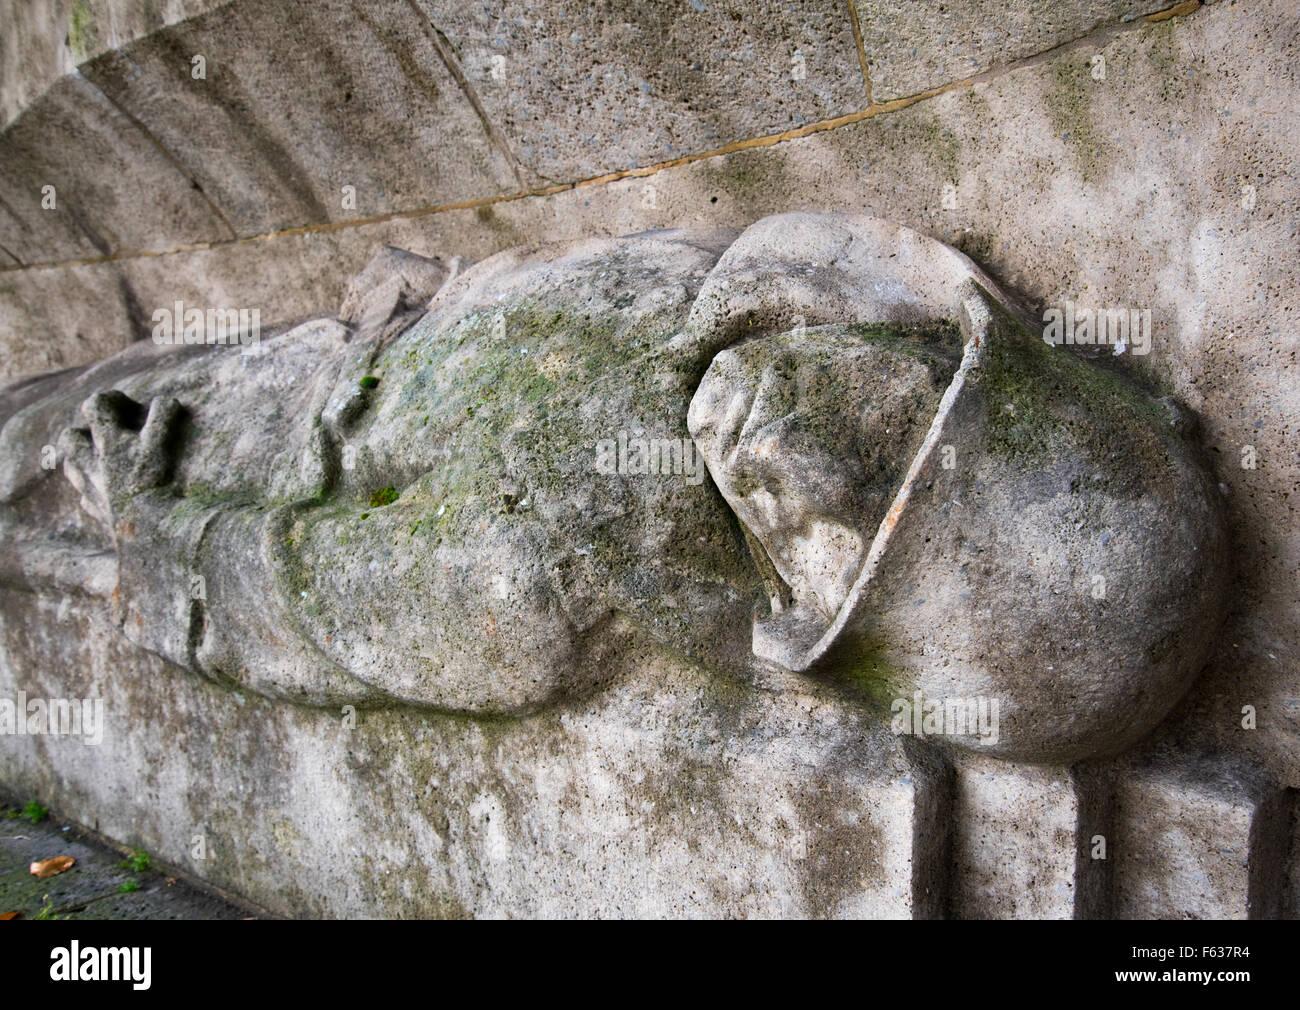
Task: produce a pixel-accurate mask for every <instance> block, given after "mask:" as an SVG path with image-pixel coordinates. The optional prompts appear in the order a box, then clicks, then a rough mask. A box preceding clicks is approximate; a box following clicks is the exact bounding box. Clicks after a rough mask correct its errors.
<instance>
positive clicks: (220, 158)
mask: <svg viewBox="0 0 1300 1010" xmlns="http://www.w3.org/2000/svg"><path fill="white" fill-rule="evenodd" d="M145 6H147V5H140V10H143V8H144V7H145ZM101 8H102V9H101ZM205 8H210V9H205ZM140 10H137V8H136V5H133V4H127V3H120V4H111V5H110V4H105V5H95V4H82V3H77V4H62V3H48V4H46V3H43V4H34V5H33V4H17V3H15V4H13V5H11V6H9V7H8V8H6V10H5V11H4V12H3V14H2V15H0V17H2V18H3V21H0V29H3V30H0V39H3V40H4V41H3V43H0V48H2V49H3V51H4V52H6V53H8V52H12V51H14V47H15V46H17V47H18V48H19V50H20V51H21V52H23V53H26V54H28V55H27V56H25V57H24V58H23V59H22V60H21V61H14V60H6V61H5V62H4V63H3V66H4V71H3V85H4V90H3V102H2V103H0V110H2V111H3V114H4V116H5V117H6V118H7V119H8V120H9V121H8V124H7V126H6V127H5V128H4V131H3V133H2V134H0V321H2V322H3V331H2V334H0V369H3V374H5V375H7V376H9V377H15V378H16V377H20V376H26V375H30V374H32V373H37V372H43V371H46V370H50V369H55V368H63V367H68V366H72V365H78V364H83V363H87V362H91V361H95V360H98V359H100V358H103V357H105V356H106V355H108V354H110V353H112V352H114V351H116V350H118V349H120V348H122V347H125V346H127V345H129V344H130V343H131V342H133V341H136V340H140V339H147V338H148V335H149V332H150V326H151V322H150V319H151V314H152V312H153V310H154V309H155V308H158V307H162V306H170V305H172V304H173V303H174V302H175V301H177V300H181V301H183V302H185V303H187V304H193V305H204V306H206V305H220V306H247V307H256V308H259V309H260V310H261V313H262V319H263V321H264V323H267V324H269V323H275V322H288V321H291V320H293V319H296V318H301V317H306V316H310V315H316V314H332V313H333V312H334V311H335V308H336V306H337V305H338V303H339V301H340V299H341V297H342V294H343V291H344V287H345V284H346V281H347V278H349V277H350V276H352V275H353V274H355V273H356V272H357V271H358V270H359V269H360V268H361V267H362V266H363V265H364V264H365V262H366V261H367V260H368V259H369V258H370V256H371V255H372V253H373V252H374V251H375V250H376V249H378V248H379V247H380V246H382V245H383V244H385V243H388V244H393V245H397V246H400V247H403V248H406V249H410V250H412V251H414V252H417V253H421V254H425V255H435V254H437V255H442V256H444V257H447V256H451V255H454V254H460V255H464V256H467V257H469V258H471V259H479V258H482V257H483V256H485V255H487V254H489V253H491V252H494V251H496V250H499V249H503V248H506V247H509V246H513V245H519V244H528V243H533V242H538V241H549V240H553V239H566V238H579V237H584V236H589V235H616V234H623V233H629V232H635V231H639V230H644V229H649V228H656V227H666V226H693V227H708V226H718V225H725V226H743V225H745V224H748V223H750V222H752V221H753V220H755V219H757V218H759V217H761V216H763V215H766V214H769V213H774V212H779V211H786V210H792V209H845V210H862V209H869V210H870V211H872V212H873V213H875V214H877V215H880V216H882V217H886V218H889V219H892V220H895V221H897V222H899V223H901V224H904V225H908V226H911V227H913V228H916V229H918V230H919V231H922V232H925V233H928V234H931V235H934V236H935V237H938V238H941V239H943V240H945V241H947V242H950V243H952V244H954V245H956V246H958V247H959V248H961V249H963V250H964V251H966V252H967V253H968V254H970V255H971V256H972V257H973V258H974V259H975V260H977V261H978V262H979V263H980V264H981V265H982V266H984V267H985V268H986V269H987V270H988V271H989V273H990V274H992V275H993V276H994V277H995V278H997V279H998V280H999V281H1000V282H1002V283H1003V284H1004V285H1006V286H1007V287H1008V289H1010V290H1012V291H1014V292H1016V293H1017V294H1018V295H1019V297H1020V298H1021V299H1022V301H1023V302H1024V303H1025V305H1026V306H1028V307H1029V309H1030V310H1031V311H1035V312H1041V310H1042V309H1043V308H1046V307H1051V306H1060V305H1063V304H1064V303H1065V302H1066V301H1071V302H1075V303H1077V304H1080V305H1090V306H1107V307H1108V306H1133V307H1141V308H1150V309H1151V310H1152V315H1153V319H1154V340H1153V344H1152V347H1151V351H1150V353H1149V354H1148V355H1145V356H1141V357H1135V356H1130V357H1128V358H1126V367H1129V368H1131V369H1132V370H1133V371H1134V372H1135V373H1137V374H1138V375H1139V377H1140V378H1142V379H1143V380H1144V381H1147V382H1150V383H1153V384H1155V385H1157V386H1158V387H1160V388H1162V389H1164V390H1167V391H1169V392H1171V393H1172V394H1174V395H1175V396H1177V397H1178V398H1180V399H1181V400H1182V401H1184V402H1185V403H1187V404H1188V405H1189V406H1190V407H1192V408H1193V409H1194V410H1195V411H1197V413H1198V414H1199V416H1200V419H1201V424H1202V433H1201V438H1202V440H1203V442H1204V444H1205V446H1206V447H1207V448H1208V450H1209V451H1210V453H1211V455H1212V456H1213V457H1214V459H1215V461H1216V463H1217V467H1218V475H1219V479H1220V480H1221V481H1222V484H1223V487H1224V489H1225V493H1226V496H1227V502H1228V506H1229V510H1230V519H1231V533H1232V537H1233V542H1234V549H1235V554H1236V557H1237V565H1236V569H1235V570H1234V571H1233V572H1230V573H1225V578H1227V579H1230V580H1231V581H1232V585H1233V592H1232V593H1231V596H1230V598H1231V600H1232V604H1231V609H1230V612H1229V613H1228V614H1227V615H1226V623H1225V625H1224V630H1223V632H1222V636H1221V641H1220V643H1219V645H1218V647H1217V649H1216V650H1215V652H1214V655H1213V659H1212V661H1211V662H1210V664H1209V666H1208V667H1207V669H1206V670H1205V672H1204V673H1203V674H1202V676H1201V678H1200V680H1199V682H1198V684H1197V685H1196V687H1195V688H1194V689H1193V691H1192V692H1191V694H1190V695H1189V696H1188V697H1187V698H1186V700H1185V701H1184V702H1183V703H1182V704H1181V705H1180V706H1179V708H1178V709H1177V710H1176V711H1175V712H1174V714H1173V715H1172V716H1171V717H1170V718H1169V719H1167V720H1166V722H1165V723H1164V724H1163V726H1162V727H1161V728H1160V729H1158V730H1157V732H1156V733H1155V734H1154V735H1153V737H1152V738H1151V739H1150V740H1148V741H1147V742H1146V743H1145V744H1143V745H1142V746H1140V747H1139V748H1138V749H1136V750H1135V751H1133V752H1131V753H1130V754H1128V755H1126V756H1125V757H1123V758H1121V759H1117V760H1115V761H1111V762H1106V763H1105V764H1104V765H1102V766H1099V767H1084V768H1073V769H1065V768H1027V767H1022V766H1014V765H1008V764H997V763H989V764H988V765H987V766H986V765H985V764H983V763H981V762H977V761H971V760H955V761H951V762H950V761H946V760H940V759H938V758H937V757H935V756H934V755H932V754H931V753H930V752H928V751H924V750H922V751H916V750H914V749H911V748H901V749H900V748H898V747H897V746H896V745H889V746H886V745H885V744H884V743H879V742H874V743H873V742H872V740H873V739H874V738H873V737H872V733H873V732H874V730H872V729H871V727H869V726H864V725H862V724H860V722H859V721H858V717H857V716H856V715H854V714H853V713H852V712H851V711H846V710H844V709H843V708H842V707H841V706H837V705H836V704H834V703H832V702H830V701H828V700H827V699H826V698H825V697H824V696H822V695H821V694H820V692H819V689H818V688H817V687H816V685H808V684H804V685H802V686H800V687H798V689H795V687H793V686H791V685H785V688H786V690H784V691H783V692H781V693H779V694H772V695H769V694H766V693H763V692H757V693H755V694H752V695H748V694H747V695H744V696H740V697H732V696H729V695H728V689H727V687H726V685H719V684H717V683H714V682H712V681H710V680H709V679H708V678H706V677H704V676H703V675H702V674H699V673H698V672H693V671H692V670H691V669H690V668H687V667H683V666H682V665H681V664H680V663H679V662H678V661H676V660H674V659H673V658H672V657H667V656H658V655H647V656H644V657H642V659H641V665H640V666H639V668H638V676H637V677H636V678H633V682H634V683H638V684H641V685H642V686H641V687H632V686H623V687H620V688H618V689H615V690H611V691H610V692H609V693H607V694H603V695H601V696H600V697H599V698H597V699H595V700H592V701H589V702H583V703H575V704H574V705H573V706H570V707H566V708H564V709H562V710H556V711H552V712H547V713H545V714H542V715H539V716H535V717H531V718H529V719H526V720H523V721H520V722H512V723H510V724H508V725H498V724H494V723H473V722H466V721H461V720H452V719H447V718H436V717H429V716H427V715H419V714H414V713H410V712H401V711H375V712H364V713H361V716H360V719H359V721H358V724H357V726H356V727H355V728H353V729H351V730H350V731H348V732H346V733H345V732H343V730H342V729H341V728H340V720H339V717H338V715H337V714H330V713H322V712H320V711H315V710H307V709H297V708H293V707H291V706H273V705H270V704H268V703H266V702H265V701H264V700H261V699H257V698H252V697H244V696H240V695H238V694H233V693H231V692H229V691H226V690H224V689H221V688H218V687H215V686H213V685H209V684H206V683H203V682H199V681H197V680H195V679H193V678H188V677H186V676H185V675H184V674H182V673H180V672H179V671H177V670H174V669H168V668H165V667H164V664H162V662H161V661H159V660H156V659H152V658H150V657H148V656H147V655H146V654H144V653H141V652H138V651H135V650H132V649H130V647H128V646H127V645H126V644H125V643H115V640H114V638H113V636H112V635H111V634H110V633H109V629H106V628H97V627H96V624H95V622H97V621H102V620H103V617H102V615H98V611H97V610H96V607H95V605H94V602H93V601H88V600H83V599H77V598H75V597H72V596H64V597H62V598H58V597H50V598H45V597H32V596H30V595H23V594H17V593H12V592H9V591H6V595H5V603H4V609H3V620H4V636H5V647H4V651H5V658H4V660H3V663H2V664H0V696H6V695H12V694H14V693H15V692H16V691H17V690H26V691H27V693H28V695H29V696H41V697H51V696H67V695H69V694H71V695H75V696H82V695H88V694H89V695H93V694H101V695H102V696H104V697H105V698H107V699H109V702H110V705H109V707H110V709H111V710H113V711H116V712H119V713H122V718H123V719H124V720H126V721H125V722H124V723H122V724H120V725H119V730H120V731H119V732H117V733H114V734H110V735H109V737H108V738H107V739H106V741H105V743H104V745H103V746H102V747H100V748H87V747H84V746H83V745H82V744H81V743H80V742H78V741H75V740H72V741H67V740H61V739H55V738H37V737H25V738H8V739H3V740H0V749H2V750H3V752H4V754H5V762H4V772H3V777H2V778H0V784H3V785H4V786H5V787H7V788H9V789H10V791H14V792H24V793H25V792H30V793H32V794H34V795H40V796H42V797H44V798H46V799H48V801H49V802H50V803H51V804H52V805H54V806H56V808H58V809H60V810H61V811H63V812H64V813H66V814H67V815H68V816H71V817H74V818H77V819H80V820H82V821H84V822H86V823H90V824H93V825H95V826H97V827H99V828H100V829H101V830H103V831H104V832H106V833H107V834H109V835H111V836H113V837H116V838H119V839H121V840H123V841H127V842H131V843H133V844H142V845H145V846H146V847H148V848H150V849H151V850H153V851H157V852H158V853H160V854H161V855H163V856H164V857H165V858H169V859H172V860H174V861H176V862H178V863H181V864H183V865H191V866H192V867H193V869H194V870H195V872H197V873H199V874H200V875H202V876H204V877H207V878H208V879H211V880H213V881H215V882H217V883H219V884H221V885H222V886H226V887H229V888H230V889H231V890H234V891H236V892H239V893H242V894H245V895H247V896H249V897H251V898H253V899H254V900H257V901H260V902H262V903H264V904H266V905H268V906H270V907H272V908H274V909H276V910H278V911H283V912H287V913H293V914H439V913H446V914H459V913H469V914H479V915H490V914H610V915H614V914H715V915H716V914H755V915H763V914H765V915H782V914H807V915H817V914H873V915H913V914H915V915H939V914H951V915H957V916H970V917H980V916H1026V915H1035V916H1063V917H1070V916H1080V917H1082V916H1096V915H1107V914H1115V915H1124V916H1138V917H1146V916H1153V917H1192V916H1196V917H1230V916H1247V915H1252V916H1270V915H1290V916H1294V915H1296V914H1297V913H1300V869H1298V867H1300V844H1297V834H1296V832H1297V822H1296V817H1295V812H1294V806H1295V789H1296V788H1297V787H1300V740H1298V739H1297V734H1298V733H1300V668H1298V666H1297V645H1298V636H1300V612H1298V607H1300V600H1298V598H1297V594H1296V586H1297V584H1298V581H1297V576H1300V529H1298V526H1297V518H1296V498H1297V492H1298V491H1300V482H1298V474H1300V454H1298V453H1297V450H1296V442H1295V439H1296V434H1297V431H1296V428H1297V422H1298V419H1300V393H1298V392H1297V379H1296V376H1297V372H1296V369H1297V363H1296V348H1297V335H1296V332H1295V327H1296V319H1297V309H1298V308H1300V306H1298V305H1297V302H1298V301H1300V295H1297V290H1298V287H1297V283H1296V280H1297V279H1296V276H1295V275H1296V270H1297V257H1296V255H1295V252H1296V241H1297V229H1298V228H1300V224H1298V222H1297V217H1296V208H1297V205H1298V204H1297V198H1298V197H1300V192H1298V190H1300V186H1298V184H1297V180H1296V175H1295V156H1294V152H1295V151H1296V150H1297V149H1300V131H1298V129H1297V125H1296V122H1295V116H1294V112H1293V109H1294V108H1295V107H1296V100H1297V97H1298V96H1297V90H1298V89H1297V82H1296V71H1295V54H1296V49H1297V35H1298V34H1300V14H1297V12H1296V10H1295V8H1294V5H1293V4H1291V3H1289V2H1286V0H1235V2H1234V0H1220V2H1217V3H1213V4H1199V3H1196V2H1194V0H1193V2H1189V3H1180V4H1178V5H1176V6H1174V7H1167V5H1166V4H1165V3H1163V2H1161V0H1156V2H1153V3H1146V4H1143V3H1138V2H1132V3H1128V2H1122V0H1089V2H1086V3H1078V4H1072V5H1060V4H1057V3H1050V2H1039V0H1018V2H1013V3H1007V4H1003V3H999V4H993V3H984V2H982V0H970V2H965V3H945V4H942V5H941V4H938V3H931V2H929V0H926V2H923V3H869V2H865V0H857V2H855V3H850V2H833V0H790V2H785V3H781V4H779V5H771V6H770V7H768V6H765V8H764V10H763V11H762V12H761V13H760V12H759V11H758V10H757V9H756V8H755V7H752V6H750V5H740V4H721V3H717V2H715V0H690V2H682V3H676V4H656V5H644V4H639V5H638V4H623V3H621V2H608V3H604V4H601V5H599V6H597V7H595V8H592V7H591V6H590V5H586V4H577V3H572V4H570V3H568V2H558V3H547V4H544V5H541V6H534V7H530V8H529V9H528V11H526V12H524V11H519V10H516V9H513V8H512V9H511V12H510V13H509V14H508V15H506V16H501V15H499V14H494V13H493V12H492V11H491V10H490V9H489V7H488V5H462V4H450V3H441V2H431V0H408V2H406V3H396V4H392V5H387V6H386V7H385V9H384V11H383V13H382V15H380V14H376V13H371V12H370V11H371V8H370V7H369V6H368V5H352V4H346V3H339V2H314V3H305V2H304V3H271V2H243V0H235V2H232V3H227V4H224V5H220V6H214V5H212V4H204V3H194V4H189V3H186V4H170V5H167V6H166V11H165V13H163V14H150V15H149V16H146V15H145V14H143V13H140ZM65 37H66V41H64V39H65ZM268 40H276V41H275V42H274V43H270V42H269V41H268ZM195 56H202V57H203V70H204V75H205V76H204V77H202V78H196V77H195V76H194V73H195V64H194V57H195ZM73 63H75V64H76V66H75V68H74V67H73V66H72V64H73ZM45 186H53V187H54V191H55V194H56V203H55V206H54V207H53V208H52V209H43V208H42V206H41V202H42V187H45ZM345 187H355V204H351V203H345V189H344V188H345ZM38 449H39V447H36V446H34V447H33V451H34V452H35V451H38ZM1120 449H1121V451H1122V447H1120ZM32 657H41V660H40V661H39V662H35V661H34V660H33V659H32ZM646 684H652V685H657V686H655V687H653V688H648V687H646V686H645V685H646ZM60 692H61V693H60ZM1247 707H1249V710H1250V712H1251V713H1253V722H1252V721H1251V720H1250V718H1249V716H1248V714H1247V713H1245V712H1244V710H1245V709H1246V708H1247ZM1243 722H1247V723H1249V724H1250V725H1252V726H1253V728H1245V727H1244V726H1243ZM637 726H641V727H643V728H642V729H640V730H635V729H632V728H630V727H637ZM449 755H456V756H457V757H456V760H454V761H452V760H450V758H449ZM195 836H204V837H206V838H208V839H209V842H210V844H209V846H208V850H207V853H208V855H206V856H205V858H204V859H203V860H202V861H195V860H193V859H191V841H192V839H193V838H194V837H195ZM1098 836H1101V837H1104V839H1105V841H1106V849H1107V858H1106V859H1105V860H1101V859H1096V858H1093V856H1094V853H1095V850H1096V842H1095V839H1096V838H1097V837H1098ZM209 857H211V858H209Z"/></svg>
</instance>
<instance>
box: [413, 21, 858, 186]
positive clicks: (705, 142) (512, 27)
mask: <svg viewBox="0 0 1300 1010" xmlns="http://www.w3.org/2000/svg"><path fill="white" fill-rule="evenodd" d="M420 5H421V7H422V8H423V9H424V10H425V11H426V12H427V13H428V15H429V17H430V19H431V20H432V22H433V23H434V24H435V25H438V26H439V28H440V29H441V30H442V31H444V32H445V33H446V36H447V39H448V42H449V44H450V45H451V46H452V47H453V48H454V50H455V52H456V53H457V56H458V58H459V60H460V63H461V65H462V66H463V67H464V69H465V74H466V76H467V77H468V78H469V80H470V81H471V82H472V86H473V88H474V89H475V91H476V93H477V94H478V96H479V98H480V100H481V101H482V103H483V107H484V108H485V109H486V110H487V113H488V116H489V117H490V118H491V120H492V121H493V122H494V123H496V124H498V125H499V126H500V127H501V129H502V131H503V132H504V133H505V135H506V136H507V137H508V138H509V141H510V144H511V147H512V148H513V149H514V150H515V152H516V153H517V154H518V157H519V159H520V161H521V162H522V163H523V164H524V165H526V166H527V167H528V168H529V169H531V170H532V171H534V172H536V173H538V174H539V175H541V176H542V177H544V178H546V179H550V180H564V179H579V178H585V177H590V176H594V175H599V174H600V173H602V172H609V171H614V170H616V169H623V168H634V167H637V166H640V165H652V164H655V163H656V162H662V161H669V160H671V159H673V158H678V157H681V156H682V155H686V154H694V153H697V152H699V151H707V150H711V149H713V148H717V147H721V146H722V145H723V144H726V143H729V142H731V141H733V140H737V139H740V138H744V137H751V136H756V135H760V134H769V133H779V132H781V131H782V130H788V129H791V128H792V127H798V126H803V125H805V124H808V123H813V122H817V121H819V120H824V119H831V118H833V117H835V116H841V115H844V114H846V113H850V112H855V111H857V110H858V109H860V108H862V107H863V106H865V105H866V89H865V86H864V83H863V78H862V72H861V69H860V65H859V60H858V52H857V48H856V44H855V42H854V38H853V29H852V24H851V22H850V20H849V17H848V12H847V10H846V8H845V7H844V5H843V4H842V3H840V2H837V0H783V2H781V3H775V4H765V5H763V6H761V7H758V6H752V5H745V4H732V5H725V4H721V3H713V2H705V0H670V2H664V3H656V4H638V3H626V2H622V0H607V2H603V3H600V4H594V5H593V4H590V3H584V2H578V0H556V2H551V3H546V4H542V5H540V6H538V7H530V8H529V10H528V11H526V12H525V11H514V10H509V9H507V10H504V11H503V10H502V9H501V8H500V7H499V5H496V4H490V3H469V4H460V3H454V4H448V3H443V2H440V0H420Z"/></svg>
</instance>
